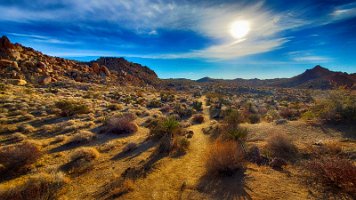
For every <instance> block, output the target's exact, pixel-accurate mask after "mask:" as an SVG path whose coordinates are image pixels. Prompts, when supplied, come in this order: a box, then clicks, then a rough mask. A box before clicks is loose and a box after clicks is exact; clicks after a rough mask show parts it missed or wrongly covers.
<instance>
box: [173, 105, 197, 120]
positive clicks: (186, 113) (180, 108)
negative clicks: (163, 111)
mask: <svg viewBox="0 0 356 200" xmlns="http://www.w3.org/2000/svg"><path fill="white" fill-rule="evenodd" d="M174 113H175V114H178V115H179V117H180V118H189V117H191V116H192V115H193V113H194V111H193V109H191V108H189V107H187V106H186V105H185V104H184V105H180V104H177V105H176V106H175V107H174Z"/></svg>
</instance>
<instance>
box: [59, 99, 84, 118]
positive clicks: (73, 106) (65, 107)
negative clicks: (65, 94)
mask: <svg viewBox="0 0 356 200" xmlns="http://www.w3.org/2000/svg"><path fill="white" fill-rule="evenodd" d="M55 106H56V107H57V108H59V109H60V110H61V115H62V116H65V117H69V116H73V115H76V114H87V113H89V112H90V109H89V107H88V106H87V105H85V104H83V103H81V102H76V101H71V100H61V101H57V102H56V103H55Z"/></svg>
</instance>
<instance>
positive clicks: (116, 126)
mask: <svg viewBox="0 0 356 200" xmlns="http://www.w3.org/2000/svg"><path fill="white" fill-rule="evenodd" d="M133 120H134V117H133V116H132V115H129V114H127V115H123V116H121V117H113V118H111V119H109V120H108V121H107V125H106V126H107V129H108V132H110V133H114V134H132V133H135V132H136V131H137V130H138V127H137V125H136V124H135V123H134V122H133Z"/></svg>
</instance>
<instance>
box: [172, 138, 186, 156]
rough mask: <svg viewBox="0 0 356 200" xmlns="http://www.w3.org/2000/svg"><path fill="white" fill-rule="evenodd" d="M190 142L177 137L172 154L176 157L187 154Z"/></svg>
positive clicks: (174, 140)
mask: <svg viewBox="0 0 356 200" xmlns="http://www.w3.org/2000/svg"><path fill="white" fill-rule="evenodd" d="M189 145H190V142H189V140H188V139H187V138H185V137H178V136H177V137H175V138H174V139H173V146H172V153H173V154H175V155H182V154H185V153H186V152H187V150H188V148H189Z"/></svg>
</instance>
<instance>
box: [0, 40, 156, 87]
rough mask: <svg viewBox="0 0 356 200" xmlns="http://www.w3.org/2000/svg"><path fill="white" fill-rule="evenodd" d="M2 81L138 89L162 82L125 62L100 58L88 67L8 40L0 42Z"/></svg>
mask: <svg viewBox="0 0 356 200" xmlns="http://www.w3.org/2000/svg"><path fill="white" fill-rule="evenodd" d="M0 77H1V78H2V79H7V80H17V82H19V83H20V82H21V84H26V83H33V84H43V85H47V84H50V83H54V82H57V81H63V80H74V81H76V82H86V83H103V84H108V83H112V84H122V85H135V86H146V85H157V84H158V83H159V82H160V79H159V78H158V77H157V75H156V73H155V72H154V71H152V70H150V69H149V68H148V67H145V66H141V65H140V64H136V63H132V62H129V61H127V60H125V59H124V58H113V57H109V58H99V59H97V60H95V61H92V62H87V63H85V62H78V61H74V60H67V59H63V58H58V57H53V56H48V55H45V54H42V53H41V52H39V51H36V50H34V49H32V48H29V47H24V46H22V45H21V44H12V43H11V42H10V40H9V39H8V38H7V37H6V36H3V37H2V38H0Z"/></svg>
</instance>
